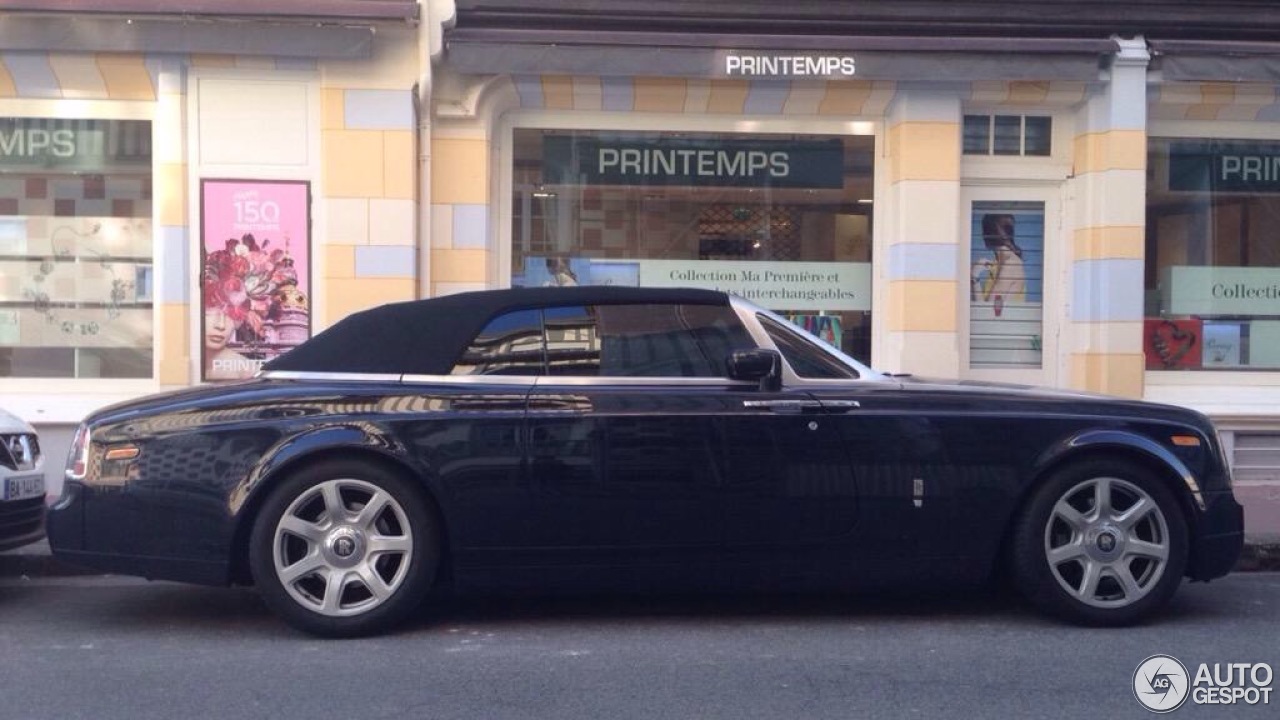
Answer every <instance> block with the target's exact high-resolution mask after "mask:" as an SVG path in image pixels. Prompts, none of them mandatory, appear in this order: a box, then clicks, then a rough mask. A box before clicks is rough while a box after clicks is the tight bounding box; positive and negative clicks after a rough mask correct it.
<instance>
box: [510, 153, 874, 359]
mask: <svg viewBox="0 0 1280 720" xmlns="http://www.w3.org/2000/svg"><path fill="white" fill-rule="evenodd" d="M513 135H514V137H513V140H514V142H513V147H514V167H513V169H512V179H513V182H512V192H513V197H512V209H513V211H512V216H511V219H510V222H511V237H512V252H511V258H512V262H511V267H512V277H511V282H512V284H513V285H529V286H537V285H575V284H577V285H585V284H598V285H632V286H650V287H702V288H712V289H720V290H725V291H728V292H732V293H735V294H737V295H741V296H743V297H745V298H747V299H750V300H753V301H755V302H757V303H758V304H760V305H763V306H765V307H768V308H770V309H773V310H775V311H778V312H780V313H783V314H785V315H787V316H788V317H789V318H791V319H792V320H793V321H795V322H796V323H797V324H798V325H800V326H802V327H806V328H810V329H817V328H821V329H822V337H823V338H824V339H825V340H827V341H828V342H831V343H833V344H835V345H836V346H837V347H840V348H841V349H843V350H844V351H845V352H847V353H849V354H851V355H854V356H860V357H862V358H864V359H866V358H867V357H868V355H869V351H870V345H871V315H870V310H871V304H870V296H871V224H872V223H871V213H872V209H873V207H874V205H873V196H872V186H873V182H872V178H873V174H872V161H873V158H874V145H875V142H874V138H872V137H869V136H832V135H794V134H758V133H756V134H743V133H677V132H613V131H592V130H577V131H575V130H540V129H517V130H515V131H514V133H513ZM548 323H550V320H548ZM548 328H549V329H550V324H549V325H548Z"/></svg>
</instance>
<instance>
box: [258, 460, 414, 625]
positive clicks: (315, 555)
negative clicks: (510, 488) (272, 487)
mask: <svg viewBox="0 0 1280 720" xmlns="http://www.w3.org/2000/svg"><path fill="white" fill-rule="evenodd" d="M436 537H437V535H436V528H435V523H434V522H432V515H431V513H430V512H429V511H428V510H427V509H426V503H425V502H424V500H423V498H422V493H421V491H419V490H418V489H417V488H415V487H414V486H413V485H412V484H410V483H409V482H406V481H405V480H404V479H403V478H401V477H399V476H397V475H395V474H393V473H389V472H386V471H384V470H382V469H381V468H377V467H373V466H368V465H364V464H361V463H353V462H349V461H342V462H330V463H324V464H321V465H317V466H314V467H311V468H308V469H307V470H305V471H303V472H302V473H299V474H296V475H294V476H292V477H290V478H289V479H288V480H286V481H285V482H284V483H283V484H282V485H281V486H280V487H279V488H278V489H277V490H276V491H275V492H274V493H273V494H272V495H271V497H270V498H268V500H267V502H266V504H265V505H264V506H263V508H262V512H261V513H260V514H259V516H258V518H257V520H256V522H255V523H254V528H253V536H252V538H251V540H250V543H251V545H250V564H251V566H252V569H253V574H254V579H255V581H256V583H257V585H258V587H259V588H260V590H261V592H262V595H263V598H264V599H265V600H266V602H267V604H268V605H269V606H270V607H271V609H272V610H274V611H275V612H276V613H277V614H279V615H280V616H281V617H283V618H284V619H285V620H286V621H287V622H288V623H289V624H291V625H293V626H294V627H297V628H299V629H301V630H304V631H306V632H310V633H314V634H317V635H325V636H330V637H349V636H356V635H367V634H371V633H375V632H379V631H382V630H385V629H387V628H389V627H391V626H393V625H395V624H396V623H398V622H400V621H401V620H403V619H404V618H405V616H406V615H408V614H409V613H410V612H411V611H412V610H413V609H414V608H416V607H417V606H418V605H419V603H420V602H421V600H422V598H423V596H424V595H425V593H426V591H427V589H428V587H429V586H430V584H431V580H432V578H433V576H434V574H435V568H436V564H437V560H438V555H439V552H438V543H437V540H436Z"/></svg>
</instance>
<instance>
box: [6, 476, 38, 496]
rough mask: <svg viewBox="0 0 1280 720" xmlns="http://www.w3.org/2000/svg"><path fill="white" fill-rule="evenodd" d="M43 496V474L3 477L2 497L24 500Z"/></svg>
mask: <svg viewBox="0 0 1280 720" xmlns="http://www.w3.org/2000/svg"><path fill="white" fill-rule="evenodd" d="M43 496H44V476H43V475H26V476H23V477H11V478H5V481H4V499H5V500H25V499H27V498H33V497H43Z"/></svg>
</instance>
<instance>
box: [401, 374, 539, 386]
mask: <svg viewBox="0 0 1280 720" xmlns="http://www.w3.org/2000/svg"><path fill="white" fill-rule="evenodd" d="M536 379H537V376H536V375H404V376H401V378H400V381H401V382H403V383H405V384H407V385H502V386H504V387H517V388H531V387H533V382H534V380H536Z"/></svg>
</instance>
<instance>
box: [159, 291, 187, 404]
mask: <svg viewBox="0 0 1280 720" xmlns="http://www.w3.org/2000/svg"><path fill="white" fill-rule="evenodd" d="M159 311H160V327H159V328H158V330H159V332H158V333H157V335H158V337H157V340H158V341H159V342H158V343H157V345H158V347H157V352H156V355H157V358H156V360H157V365H158V366H159V367H158V373H159V375H158V377H157V380H159V382H160V384H161V385H188V384H190V383H191V369H192V368H191V350H190V348H191V344H190V340H191V339H192V337H193V336H192V333H191V326H192V323H191V307H190V305H187V304H186V303H161V304H160V306H159Z"/></svg>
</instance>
